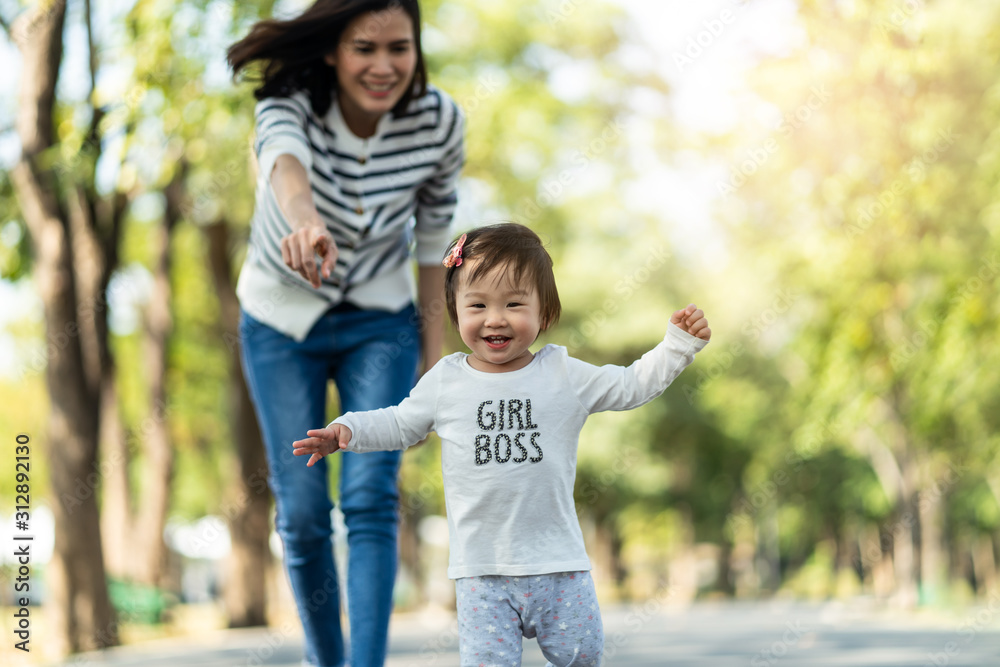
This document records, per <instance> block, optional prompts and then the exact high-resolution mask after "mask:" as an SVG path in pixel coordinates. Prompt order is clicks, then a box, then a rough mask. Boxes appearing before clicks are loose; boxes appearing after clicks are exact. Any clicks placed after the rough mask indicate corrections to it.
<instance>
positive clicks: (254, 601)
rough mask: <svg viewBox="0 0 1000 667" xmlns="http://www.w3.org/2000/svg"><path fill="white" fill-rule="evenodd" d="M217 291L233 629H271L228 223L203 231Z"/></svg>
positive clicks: (262, 511)
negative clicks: (232, 469)
mask: <svg viewBox="0 0 1000 667" xmlns="http://www.w3.org/2000/svg"><path fill="white" fill-rule="evenodd" d="M205 233H206V235H207V236H208V241H209V260H210V265H211V266H210V268H211V271H212V279H213V282H214V283H215V291H216V293H217V294H218V295H219V305H220V311H221V319H222V322H221V324H222V328H223V330H224V331H225V335H224V336H223V338H224V339H225V340H226V341H227V344H228V346H229V396H230V399H229V405H230V410H229V419H230V433H232V437H233V439H234V440H235V443H234V444H235V447H236V457H237V461H236V469H237V470H239V474H238V475H236V476H235V477H234V478H233V480H232V482H231V484H230V488H229V490H228V493H227V495H228V497H229V499H230V500H229V502H228V503H227V507H226V512H225V514H226V519H227V520H228V523H229V535H230V541H231V544H232V552H231V553H230V557H229V567H228V568H227V576H226V580H225V584H224V585H225V594H224V600H225V606H226V611H227V614H228V616H229V627H231V628H241V627H249V626H255V625H266V624H267V586H266V584H267V581H266V579H267V578H266V577H265V576H263V573H265V572H267V571H268V569H269V568H270V566H271V551H270V547H269V544H268V538H269V537H270V533H271V522H270V518H271V496H270V494H269V493H268V492H267V491H268V487H267V458H266V456H265V453H264V440H263V438H262V437H261V434H260V429H259V427H258V425H257V415H256V414H255V413H254V409H253V403H251V401H250V392H249V391H248V390H247V386H246V382H245V380H244V378H243V368H242V366H241V365H240V358H239V349H238V347H237V345H236V343H237V341H238V339H239V336H238V333H239V301H238V300H237V298H236V290H235V288H234V287H233V279H232V275H233V272H232V264H231V262H230V260H229V229H228V226H227V224H226V221H224V220H222V221H218V222H215V223H213V224H211V225H209V226H207V227H205Z"/></svg>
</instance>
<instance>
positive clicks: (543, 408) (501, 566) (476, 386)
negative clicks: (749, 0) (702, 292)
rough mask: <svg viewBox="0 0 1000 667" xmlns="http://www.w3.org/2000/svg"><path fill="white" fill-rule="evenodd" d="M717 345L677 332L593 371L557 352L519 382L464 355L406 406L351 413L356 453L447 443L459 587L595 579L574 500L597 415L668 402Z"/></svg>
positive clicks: (451, 568)
mask: <svg viewBox="0 0 1000 667" xmlns="http://www.w3.org/2000/svg"><path fill="white" fill-rule="evenodd" d="M706 344H707V341H703V340H701V339H699V338H696V337H694V336H691V335H689V334H687V333H685V332H684V331H682V330H681V329H679V328H678V327H676V326H674V325H673V324H671V325H669V327H668V329H667V333H666V335H665V336H664V339H663V341H662V342H660V343H659V344H658V345H657V346H656V347H655V348H653V349H652V350H650V351H649V352H647V353H646V354H644V355H643V356H642V358H641V359H639V360H638V361H636V362H635V363H633V364H632V365H631V366H629V367H627V368H626V367H623V366H613V365H608V366H601V367H598V366H593V365H591V364H588V363H586V362H583V361H580V360H578V359H574V358H573V357H570V356H569V354H568V353H567V351H566V348H564V347H561V346H557V345H547V346H545V347H543V348H542V349H541V350H539V351H538V352H537V353H536V354H535V356H534V358H533V359H532V360H531V362H530V363H529V364H528V365H527V366H525V367H524V368H521V369H519V370H516V371H512V372H509V373H484V372H482V371H478V370H476V369H474V368H472V366H470V365H469V363H468V361H467V357H468V355H466V354H463V353H455V354H452V355H450V356H448V357H445V358H444V359H442V360H441V361H440V362H438V363H437V364H436V365H435V366H434V368H432V369H431V370H430V371H428V372H427V373H426V374H425V375H424V376H423V378H421V380H420V382H419V383H417V386H416V387H414V388H413V391H412V392H411V393H410V395H409V396H408V397H407V398H406V399H405V400H403V402H402V403H400V404H399V405H397V406H393V407H390V408H385V409H382V410H373V411H370V412H349V413H347V414H345V415H343V416H341V417H339V418H338V419H336V420H335V422H334V423H340V424H344V425H346V426H347V427H348V428H350V429H351V432H352V434H353V435H352V438H351V442H350V445H349V446H348V449H349V450H350V451H355V452H370V451H383V450H394V449H405V448H407V447H409V446H410V445H412V444H414V443H416V442H419V441H420V440H422V439H423V438H424V437H425V436H426V435H427V434H428V433H429V432H430V431H436V432H437V434H438V435H439V436H440V438H441V447H442V451H441V467H442V473H443V478H444V495H445V505H446V508H447V513H448V531H449V538H450V555H449V563H448V576H449V577H450V578H452V579H457V578H460V577H474V576H480V575H486V574H505V575H511V576H525V575H532V574H545V573H548V572H567V571H577V570H589V569H590V560H589V559H588V558H587V552H586V550H585V548H584V544H583V535H582V533H581V531H580V525H579V522H578V520H577V516H576V511H575V506H574V503H573V483H574V480H575V478H576V450H577V444H578V440H579V435H580V430H581V429H582V428H583V424H584V422H585V421H586V419H587V416H588V415H590V414H593V413H595V412H601V411H603V410H629V409H631V408H635V407H638V406H640V405H643V404H644V403H648V402H649V401H651V400H653V399H654V398H656V397H657V396H659V395H660V394H661V393H662V392H663V390H664V389H666V388H667V385H669V384H670V383H671V382H672V381H673V380H674V378H676V377H677V376H678V375H679V374H680V372H681V371H682V370H684V368H685V367H687V365H688V364H690V363H691V362H692V361H693V360H694V355H695V353H696V352H697V351H698V350H700V349H702V348H703V347H704V346H705V345H706Z"/></svg>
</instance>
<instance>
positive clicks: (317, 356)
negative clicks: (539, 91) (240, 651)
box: [228, 0, 464, 667]
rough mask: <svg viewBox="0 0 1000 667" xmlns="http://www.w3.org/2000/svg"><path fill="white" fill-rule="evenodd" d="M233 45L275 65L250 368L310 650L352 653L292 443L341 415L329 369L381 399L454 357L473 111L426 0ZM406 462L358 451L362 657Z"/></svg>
mask: <svg viewBox="0 0 1000 667" xmlns="http://www.w3.org/2000/svg"><path fill="white" fill-rule="evenodd" d="M228 56H229V64H230V66H231V67H232V69H233V72H234V76H235V75H236V74H238V73H239V72H240V71H241V70H243V69H244V68H246V67H247V66H248V65H250V64H251V63H259V65H260V69H259V76H260V79H259V81H260V86H259V87H258V88H257V89H256V91H255V96H256V97H257V99H258V100H259V102H258V104H257V109H256V134H257V136H256V142H255V152H256V155H257V162H258V167H259V173H258V180H257V194H256V206H255V213H254V218H253V222H252V227H251V236H250V249H249V252H248V255H247V258H246V261H245V263H244V265H243V269H242V271H241V273H240V279H239V283H238V286H237V293H238V295H239V297H240V304H241V307H242V310H243V312H242V319H241V323H240V326H241V341H242V346H241V355H242V362H243V368H244V373H245V375H246V377H247V383H248V385H249V388H250V392H251V395H252V397H253V401H254V405H255V406H256V411H257V418H258V420H259V422H260V425H261V430H262V432H263V434H264V441H265V443H266V447H267V454H268V463H269V466H270V485H271V489H272V491H273V493H274V496H275V503H276V506H277V520H276V524H277V530H278V533H279V535H280V536H281V538H282V542H283V544H284V552H285V565H286V568H287V570H288V576H289V579H290V581H291V586H292V591H293V593H294V596H295V600H296V604H297V606H298V611H299V616H300V618H301V620H302V625H303V628H304V632H305V639H306V659H307V662H308V663H309V664H313V665H321V666H323V667H328V666H330V667H332V666H339V665H342V664H344V660H345V651H344V645H343V639H342V635H341V629H340V612H339V600H338V590H337V575H336V570H335V568H334V560H333V553H332V545H331V540H330V537H331V534H332V527H331V523H330V510H332V507H333V505H332V503H331V501H330V493H329V489H328V487H327V474H326V469H325V467H324V468H322V469H318V470H317V469H316V468H307V467H306V466H304V465H302V464H301V462H300V461H293V459H292V447H291V443H292V441H293V440H296V439H297V438H298V437H300V435H301V434H302V433H304V432H305V431H306V429H308V428H311V427H312V425H313V424H316V423H325V421H328V419H327V418H326V414H325V408H326V401H327V393H326V392H327V384H328V381H329V380H333V381H334V382H335V383H336V385H337V390H338V393H339V396H340V409H341V411H342V412H348V411H355V410H371V409H375V408H381V407H385V406H389V405H394V404H395V403H398V402H399V401H401V400H402V399H403V398H405V397H406V396H407V394H408V393H409V390H410V389H411V388H412V386H413V383H414V381H415V380H416V376H417V372H416V371H417V362H418V358H419V357H421V356H422V358H423V368H424V369H427V368H430V367H431V366H433V365H434V363H436V362H437V360H438V359H439V358H440V354H441V347H442V341H443V317H442V314H443V311H444V305H443V303H442V302H441V299H442V294H443V281H444V267H442V266H441V257H442V255H443V254H444V251H445V249H446V248H447V246H448V243H449V241H450V236H451V232H450V229H449V227H450V223H451V219H452V215H453V213H454V210H455V203H456V197H455V190H456V183H457V180H458V175H459V171H460V169H461V167H462V163H463V161H464V151H463V132H464V121H463V117H462V115H461V113H460V111H459V109H458V107H457V106H456V105H455V103H454V102H453V101H452V100H451V99H450V98H449V97H448V96H447V95H446V94H445V93H443V92H442V91H440V90H437V89H436V88H434V87H433V86H430V85H429V84H428V83H427V74H426V69H425V65H424V58H423V54H422V53H421V48H420V10H419V7H418V4H417V1H416V0H381V1H379V0H318V1H317V2H316V3H315V4H314V5H312V6H311V7H310V8H309V9H307V10H306V11H305V12H304V13H303V14H302V15H301V16H298V17H296V18H293V19H290V20H266V21H261V22H259V23H258V24H256V25H255V26H254V27H253V29H252V30H251V31H250V33H249V35H248V36H247V37H245V38H244V39H243V40H241V41H239V42H237V43H236V44H234V45H233V46H232V47H230V49H229V53H228ZM411 241H415V255H416V259H417V263H418V266H419V268H418V271H417V273H418V281H417V283H418V284H416V285H415V284H414V279H413V270H412V266H411V263H410V261H409V258H410V255H411V250H410V245H411ZM414 292H416V293H417V306H418V308H415V307H414V303H413V295H414ZM324 420H325V421H324ZM398 468H399V453H398V452H392V453H386V454H380V455H375V456H371V455H368V456H358V455H355V456H352V457H350V458H349V457H344V458H343V459H342V461H341V470H340V485H339V495H340V507H341V510H342V512H343V514H344V519H345V523H346V525H347V531H348V532H347V543H348V551H349V554H348V572H347V600H348V612H349V614H348V615H349V618H350V624H351V649H352V650H351V665H352V666H353V667H363V666H366V665H382V664H383V662H384V660H385V653H386V645H387V633H388V623H389V614H390V612H391V609H392V588H393V583H394V580H395V575H396V558H397V544H396V537H397V528H396V523H397V505H398V492H397V488H396V476H397V472H398Z"/></svg>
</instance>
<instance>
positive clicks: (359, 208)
mask: <svg viewBox="0 0 1000 667" xmlns="http://www.w3.org/2000/svg"><path fill="white" fill-rule="evenodd" d="M354 212H355V213H357V214H358V215H361V214H362V213H364V212H365V209H363V208H361V207H360V206H358V207H357V208H356V209H354Z"/></svg>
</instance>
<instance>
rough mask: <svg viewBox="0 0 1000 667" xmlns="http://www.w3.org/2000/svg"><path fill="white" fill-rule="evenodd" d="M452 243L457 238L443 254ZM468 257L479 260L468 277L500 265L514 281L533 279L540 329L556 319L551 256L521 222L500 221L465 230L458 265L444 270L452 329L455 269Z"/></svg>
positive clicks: (455, 319)
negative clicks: (538, 309) (460, 260)
mask: <svg viewBox="0 0 1000 667" xmlns="http://www.w3.org/2000/svg"><path fill="white" fill-rule="evenodd" d="M455 243H457V241H453V242H452V244H451V245H450V246H449V247H448V252H447V253H446V254H445V257H447V256H448V255H450V254H451V252H452V249H453V248H454V247H455ZM471 259H478V260H479V262H478V264H477V266H476V268H475V270H474V271H473V272H472V274H471V275H469V276H468V280H470V281H471V280H478V279H479V278H481V277H482V276H484V275H486V274H488V273H489V272H490V271H492V270H493V269H494V268H496V267H498V266H502V267H504V268H505V269H506V270H507V271H508V272H510V273H509V277H510V279H511V280H512V282H514V283H515V284H517V283H519V282H520V281H521V280H522V279H523V278H527V279H528V280H532V281H534V283H535V289H536V290H537V291H538V299H539V304H540V312H541V317H542V330H543V331H544V330H545V329H548V328H549V327H550V326H552V325H554V324H555V323H556V322H557V321H559V313H560V312H561V310H562V306H561V305H560V304H559V292H558V290H557V289H556V278H555V275H553V273H552V258H551V257H550V256H549V253H548V251H547V250H545V247H544V246H543V245H542V240H541V239H540V238H538V234H536V233H535V232H533V231H531V230H530V229H528V228H527V227H525V226H524V225H521V224H518V223H516V222H502V223H498V224H495V225H487V226H485V227H477V228H476V229H473V230H471V231H469V232H467V233H466V238H465V245H464V247H463V248H462V260H463V262H462V265H461V266H451V267H448V269H447V271H446V273H445V279H444V292H445V303H447V305H448V317H450V318H451V323H452V324H453V325H454V326H455V327H456V328H457V327H458V308H457V307H456V305H455V290H457V289H458V272H459V271H462V270H466V268H467V267H468V264H466V263H465V262H467V261H468V260H471Z"/></svg>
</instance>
